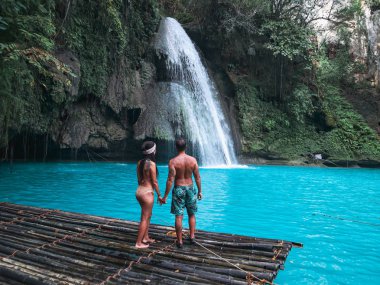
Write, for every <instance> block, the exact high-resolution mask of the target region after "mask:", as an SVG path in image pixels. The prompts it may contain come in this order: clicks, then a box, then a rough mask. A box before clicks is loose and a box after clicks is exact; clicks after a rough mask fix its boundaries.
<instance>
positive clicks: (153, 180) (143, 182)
mask: <svg viewBox="0 0 380 285" xmlns="http://www.w3.org/2000/svg"><path fill="white" fill-rule="evenodd" d="M141 150H142V152H143V154H144V158H143V159H141V160H140V161H139V162H138V163H137V181H138V183H139V186H138V188H137V191H136V199H137V201H139V203H140V206H141V221H140V225H139V233H138V235H137V240H136V247H137V248H147V247H149V244H150V243H153V242H155V240H154V239H151V238H150V237H149V224H150V217H151V216H152V208H153V202H154V192H153V189H155V190H156V192H157V195H158V199H159V200H161V199H162V198H161V194H160V190H159V188H158V183H157V175H158V171H157V166H156V163H155V162H156V144H155V143H154V142H152V141H146V142H144V143H143V144H142V146H141Z"/></svg>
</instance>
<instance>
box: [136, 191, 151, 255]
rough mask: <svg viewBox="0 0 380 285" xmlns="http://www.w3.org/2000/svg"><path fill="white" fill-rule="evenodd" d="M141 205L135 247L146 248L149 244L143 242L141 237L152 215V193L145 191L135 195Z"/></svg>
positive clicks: (146, 229) (145, 231)
mask: <svg viewBox="0 0 380 285" xmlns="http://www.w3.org/2000/svg"><path fill="white" fill-rule="evenodd" d="M136 198H137V200H138V201H139V203H140V206H141V221H140V225H139V232H138V235H137V240H136V247H138V248H146V247H148V246H149V245H147V244H144V243H143V238H144V236H145V234H146V233H147V231H148V227H149V220H150V216H151V215H152V208H153V201H154V198H153V195H152V193H146V194H143V195H141V196H137V197H136Z"/></svg>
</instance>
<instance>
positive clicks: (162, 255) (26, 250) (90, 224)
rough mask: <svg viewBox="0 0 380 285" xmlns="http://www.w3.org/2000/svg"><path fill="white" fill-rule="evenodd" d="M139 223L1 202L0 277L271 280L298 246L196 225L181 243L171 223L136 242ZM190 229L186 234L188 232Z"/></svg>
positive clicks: (14, 281) (41, 280) (8, 280)
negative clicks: (145, 244) (191, 237)
mask: <svg viewBox="0 0 380 285" xmlns="http://www.w3.org/2000/svg"><path fill="white" fill-rule="evenodd" d="M137 229H138V223H136V222H131V221H125V220H121V219H110V218H103V217H98V216H91V215H84V214H77V213H71V212H64V211H59V210H49V209H42V208H36V207H29V206H23V205H16V204H10V203H0V284H7V285H18V284H46V285H50V284H99V285H103V284H109V285H111V284H272V283H273V280H274V279H275V277H276V275H277V272H278V271H279V270H282V269H284V263H285V260H286V257H287V256H288V254H289V251H290V250H291V248H292V246H302V244H298V243H294V242H287V241H282V240H273V239H263V238H253V237H246V236H238V235H230V234H221V233H212V232H205V231H197V233H196V238H197V244H195V245H191V244H190V243H189V242H186V240H185V242H184V246H183V248H181V249H177V247H176V246H175V242H174V241H175V232H174V228H173V227H167V226H160V225H151V227H150V234H151V237H152V238H155V239H156V240H157V242H156V243H154V244H152V245H151V246H150V247H149V248H147V249H136V248H135V247H134V243H135V239H136V235H137ZM185 234H186V233H185Z"/></svg>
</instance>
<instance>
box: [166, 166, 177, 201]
mask: <svg viewBox="0 0 380 285" xmlns="http://www.w3.org/2000/svg"><path fill="white" fill-rule="evenodd" d="M175 174H176V171H175V167H174V164H173V163H172V161H169V174H168V180H166V189H165V195H164V198H163V201H164V203H166V199H167V198H168V195H169V192H170V189H171V188H172V185H173V182H174V179H175Z"/></svg>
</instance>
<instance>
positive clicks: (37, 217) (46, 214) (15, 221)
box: [0, 210, 59, 226]
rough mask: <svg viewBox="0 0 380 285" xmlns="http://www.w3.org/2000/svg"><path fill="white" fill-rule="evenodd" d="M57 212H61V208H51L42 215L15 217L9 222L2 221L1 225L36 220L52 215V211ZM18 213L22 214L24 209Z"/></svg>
mask: <svg viewBox="0 0 380 285" xmlns="http://www.w3.org/2000/svg"><path fill="white" fill-rule="evenodd" d="M56 212H59V210H50V211H47V212H44V213H42V214H40V215H36V216H31V217H23V218H14V219H12V220H11V221H8V222H4V221H3V222H0V226H5V225H12V224H14V223H17V222H23V221H25V220H27V221H35V220H38V219H40V218H45V217H46V216H48V215H50V214H51V213H56ZM17 213H18V214H22V213H24V211H23V210H20V211H18V212H17Z"/></svg>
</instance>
